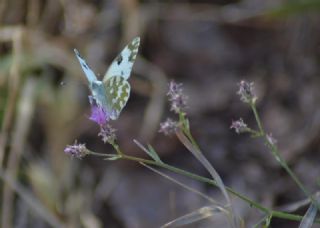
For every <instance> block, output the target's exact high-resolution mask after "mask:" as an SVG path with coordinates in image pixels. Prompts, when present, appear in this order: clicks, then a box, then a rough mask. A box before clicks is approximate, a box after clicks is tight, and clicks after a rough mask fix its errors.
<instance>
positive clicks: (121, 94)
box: [105, 76, 130, 119]
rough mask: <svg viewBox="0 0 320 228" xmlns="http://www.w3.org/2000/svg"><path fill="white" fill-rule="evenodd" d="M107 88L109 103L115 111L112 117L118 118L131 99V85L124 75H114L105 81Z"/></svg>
mask: <svg viewBox="0 0 320 228" xmlns="http://www.w3.org/2000/svg"><path fill="white" fill-rule="evenodd" d="M105 88H106V93H107V99H108V104H110V107H111V112H112V113H114V115H112V116H111V119H117V118H118V116H119V114H120V112H121V110H122V109H123V107H124V106H125V105H126V103H127V101H128V99H129V96H130V85H129V83H128V82H127V81H126V80H125V79H124V78H123V77H120V76H114V77H110V78H109V79H108V80H107V81H106V82H105Z"/></svg>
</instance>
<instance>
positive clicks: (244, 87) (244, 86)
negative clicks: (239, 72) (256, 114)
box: [237, 81, 257, 103]
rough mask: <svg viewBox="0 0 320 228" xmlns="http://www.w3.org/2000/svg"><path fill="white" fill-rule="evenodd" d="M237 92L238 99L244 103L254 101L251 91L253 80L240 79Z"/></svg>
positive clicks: (255, 98) (254, 96)
mask: <svg viewBox="0 0 320 228" xmlns="http://www.w3.org/2000/svg"><path fill="white" fill-rule="evenodd" d="M237 94H239V95H240V100H241V101H242V102H244V103H254V102H255V101H256V100H257V97H256V95H255V94H254V92H253V82H246V81H241V82H240V83H239V91H238V92H237Z"/></svg>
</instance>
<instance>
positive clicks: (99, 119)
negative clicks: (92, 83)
mask: <svg viewBox="0 0 320 228" xmlns="http://www.w3.org/2000/svg"><path fill="white" fill-rule="evenodd" d="M89 101H90V105H91V115H90V117H89V119H90V120H92V121H93V122H96V123H97V124H99V126H100V127H101V126H104V125H106V124H107V122H108V121H109V120H110V117H109V115H108V113H107V112H106V110H104V109H103V108H102V107H100V106H99V105H98V104H97V103H96V102H95V99H94V98H92V97H91V96H89Z"/></svg>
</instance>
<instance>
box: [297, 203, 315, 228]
mask: <svg viewBox="0 0 320 228" xmlns="http://www.w3.org/2000/svg"><path fill="white" fill-rule="evenodd" d="M316 215H317V207H316V206H315V205H314V204H313V203H312V204H310V207H309V208H308V210H307V212H306V214H305V215H304V216H303V219H302V220H301V223H300V225H299V228H310V227H311V226H312V225H313V222H314V219H315V217H316Z"/></svg>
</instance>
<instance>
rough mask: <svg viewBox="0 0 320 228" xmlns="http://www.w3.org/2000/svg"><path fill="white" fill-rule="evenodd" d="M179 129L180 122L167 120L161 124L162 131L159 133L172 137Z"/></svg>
mask: <svg viewBox="0 0 320 228" xmlns="http://www.w3.org/2000/svg"><path fill="white" fill-rule="evenodd" d="M177 129H178V122H176V121H173V120H172V119H170V118H167V120H166V121H164V122H162V123H160V130H159V132H161V133H163V134H165V135H171V134H173V133H175V132H176V130H177Z"/></svg>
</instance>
